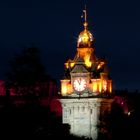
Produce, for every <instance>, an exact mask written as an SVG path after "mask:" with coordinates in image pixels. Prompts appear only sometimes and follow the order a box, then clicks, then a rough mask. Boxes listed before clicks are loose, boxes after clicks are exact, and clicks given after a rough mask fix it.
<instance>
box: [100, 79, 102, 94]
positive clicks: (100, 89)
mask: <svg viewBox="0 0 140 140" xmlns="http://www.w3.org/2000/svg"><path fill="white" fill-rule="evenodd" d="M101 91H102V83H101V81H99V92H101Z"/></svg>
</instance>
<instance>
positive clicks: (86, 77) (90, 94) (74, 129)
mask: <svg viewBox="0 0 140 140" xmlns="http://www.w3.org/2000/svg"><path fill="white" fill-rule="evenodd" d="M83 12H84V17H85V22H84V24H83V25H84V29H83V31H82V32H81V33H80V34H79V37H78V40H77V52H76V55H75V58H74V59H73V60H71V59H69V60H68V61H67V62H66V63H65V72H64V79H62V80H61V95H62V96H61V99H60V101H61V104H62V119H63V123H67V124H69V125H70V133H71V134H74V135H77V136H84V137H87V138H92V139H93V140H96V139H97V137H98V128H97V125H98V124H99V123H100V119H99V116H101V115H102V116H103V114H104V112H107V111H109V110H110V106H111V102H112V98H110V97H111V94H112V80H111V79H110V78H109V72H108V68H107V65H106V64H107V62H106V60H104V59H100V58H97V57H96V56H95V54H94V50H95V48H94V36H93V35H92V33H91V32H90V31H89V30H88V22H87V13H86V9H85V10H83Z"/></svg>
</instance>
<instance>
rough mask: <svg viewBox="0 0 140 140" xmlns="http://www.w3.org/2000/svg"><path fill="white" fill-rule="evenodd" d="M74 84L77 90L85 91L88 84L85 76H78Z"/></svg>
mask: <svg viewBox="0 0 140 140" xmlns="http://www.w3.org/2000/svg"><path fill="white" fill-rule="evenodd" d="M73 86H74V89H75V90H76V91H83V90H85V88H86V86H87V84H86V80H85V79H83V78H77V79H75V80H74V82H73Z"/></svg>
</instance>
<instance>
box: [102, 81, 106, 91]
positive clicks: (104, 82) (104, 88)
mask: <svg viewBox="0 0 140 140" xmlns="http://www.w3.org/2000/svg"><path fill="white" fill-rule="evenodd" d="M103 91H107V81H106V80H103Z"/></svg>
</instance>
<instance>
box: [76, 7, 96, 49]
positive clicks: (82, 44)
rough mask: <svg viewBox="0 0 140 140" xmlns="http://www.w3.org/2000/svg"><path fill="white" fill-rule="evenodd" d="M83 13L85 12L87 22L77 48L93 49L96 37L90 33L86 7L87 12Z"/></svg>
mask: <svg viewBox="0 0 140 140" xmlns="http://www.w3.org/2000/svg"><path fill="white" fill-rule="evenodd" d="M83 12H84V19H85V22H84V24H83V25H84V31H82V32H81V33H80V34H79V37H78V42H77V47H79V48H87V47H93V41H94V37H93V35H92V34H91V33H90V31H89V30H88V22H87V11H86V7H85V10H83Z"/></svg>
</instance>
